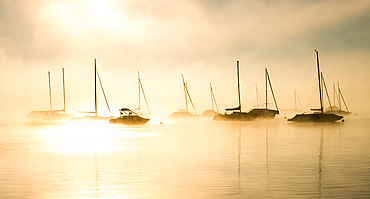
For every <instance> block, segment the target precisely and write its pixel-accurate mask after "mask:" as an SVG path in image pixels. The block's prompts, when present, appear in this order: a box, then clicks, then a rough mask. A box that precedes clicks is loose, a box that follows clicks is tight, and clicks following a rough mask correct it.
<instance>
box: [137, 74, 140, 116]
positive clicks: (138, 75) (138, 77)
mask: <svg viewBox="0 0 370 199" xmlns="http://www.w3.org/2000/svg"><path fill="white" fill-rule="evenodd" d="M137 79H138V81H137V83H138V89H139V112H141V109H140V105H141V103H140V72H139V70H138V71H137Z"/></svg>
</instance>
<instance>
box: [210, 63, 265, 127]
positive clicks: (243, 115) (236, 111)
mask: <svg viewBox="0 0 370 199" xmlns="http://www.w3.org/2000/svg"><path fill="white" fill-rule="evenodd" d="M236 71H237V79H238V102H239V106H238V107H235V108H226V109H225V111H229V112H230V111H232V112H231V113H227V112H226V113H224V114H217V115H215V116H214V117H213V120H216V121H253V120H255V119H256V118H257V117H258V114H254V113H247V112H242V105H241V100H240V84H239V61H236Z"/></svg>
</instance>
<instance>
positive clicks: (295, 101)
mask: <svg viewBox="0 0 370 199" xmlns="http://www.w3.org/2000/svg"><path fill="white" fill-rule="evenodd" d="M296 92H297V91H296V90H295V89H294V109H295V110H297V93H296Z"/></svg>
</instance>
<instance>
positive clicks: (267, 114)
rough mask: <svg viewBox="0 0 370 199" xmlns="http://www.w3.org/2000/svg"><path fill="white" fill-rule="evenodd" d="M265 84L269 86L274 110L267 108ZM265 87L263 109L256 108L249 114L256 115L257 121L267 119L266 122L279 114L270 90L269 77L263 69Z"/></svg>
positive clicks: (272, 91) (272, 92)
mask: <svg viewBox="0 0 370 199" xmlns="http://www.w3.org/2000/svg"><path fill="white" fill-rule="evenodd" d="M267 83H268V85H269V86H270V90H271V94H272V97H273V99H274V104H275V107H276V109H275V110H274V109H269V108H268V103H267V91H268V86H267ZM265 86H266V90H265V92H266V96H265V107H264V108H262V107H261V108H258V107H257V108H253V109H252V110H251V111H250V112H249V113H252V114H257V115H258V117H257V119H267V120H269V119H274V118H275V115H278V114H279V108H278V106H277V102H276V99H275V95H274V90H273V89H272V85H271V80H270V75H269V73H268V71H267V69H266V68H265Z"/></svg>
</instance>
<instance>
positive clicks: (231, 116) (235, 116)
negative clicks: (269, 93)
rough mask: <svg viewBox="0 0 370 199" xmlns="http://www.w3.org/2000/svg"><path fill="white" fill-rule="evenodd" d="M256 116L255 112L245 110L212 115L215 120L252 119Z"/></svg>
mask: <svg viewBox="0 0 370 199" xmlns="http://www.w3.org/2000/svg"><path fill="white" fill-rule="evenodd" d="M257 117H258V115H257V114H252V113H246V112H233V113H231V114H217V115H215V116H214V117H213V120H216V121H253V120H255V119H256V118H257Z"/></svg>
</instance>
